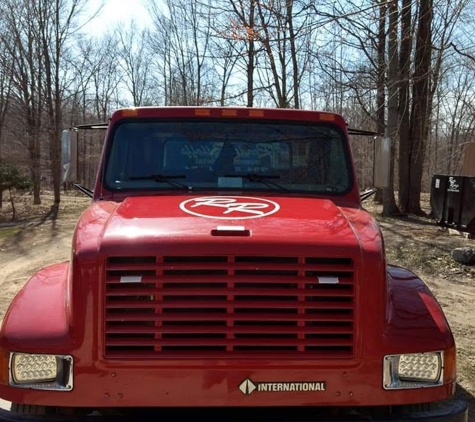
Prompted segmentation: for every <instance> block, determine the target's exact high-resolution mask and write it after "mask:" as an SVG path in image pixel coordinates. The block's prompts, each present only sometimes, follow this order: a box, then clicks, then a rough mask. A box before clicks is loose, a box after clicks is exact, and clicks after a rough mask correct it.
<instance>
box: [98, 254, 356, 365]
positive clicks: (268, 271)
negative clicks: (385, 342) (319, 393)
mask: <svg viewBox="0 0 475 422" xmlns="http://www.w3.org/2000/svg"><path fill="white" fill-rule="evenodd" d="M105 275H106V280H105V281H106V283H105V296H106V299H105V304H104V305H105V321H106V326H105V337H104V340H105V353H106V357H108V358H115V357H120V358H124V357H141V358H143V357H149V358H170V357H172V356H173V358H176V357H187V358H192V357H199V358H204V357H220V358H225V357H232V358H235V357H259V356H274V357H276V358H278V357H282V358H287V359H288V358H289V357H292V356H295V357H311V358H319V357H322V358H323V357H341V358H349V357H352V356H353V347H354V314H355V292H354V288H355V287H354V266H353V261H352V260H351V259H349V258H322V257H305V258H303V257H288V256H284V257H275V256H226V255H220V256H164V257H163V256H158V257H155V256H145V257H110V258H108V260H107V263H106V271H105ZM124 276H129V277H130V276H134V278H129V277H124ZM137 276H138V278H137ZM131 279H132V280H134V281H135V282H133V283H130V282H127V281H128V280H131Z"/></svg>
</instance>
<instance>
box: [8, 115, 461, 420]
mask: <svg viewBox="0 0 475 422" xmlns="http://www.w3.org/2000/svg"><path fill="white" fill-rule="evenodd" d="M455 358H456V352H455V344H454V339H453V337H452V334H451V331H450V328H449V326H448V324H447V322H446V319H445V317H444V315H443V313H442V310H441V309H440V307H439V305H438V303H437V301H436V300H435V298H434V297H433V296H432V294H431V292H430V291H429V290H428V288H427V287H426V286H425V285H424V283H423V282H422V281H421V280H420V279H419V278H418V277H417V276H415V275H414V274H412V273H410V272H409V271H407V270H404V269H402V268H398V267H392V266H387V265H386V261H385V255H384V245H383V239H382V236H381V232H380V230H379V228H378V226H377V224H376V222H375V221H374V219H373V218H372V217H371V216H370V215H369V214H368V213H367V212H365V211H364V210H363V209H362V208H361V203H360V199H359V193H358V187H357V183H356V178H355V172H354V168H353V163H352V159H351V154H350V150H349V143H348V132H347V128H346V124H345V122H344V120H343V119H342V117H341V116H339V115H336V114H331V113H321V112H310V111H296V110H271V109H247V108H233V109H230V108H137V109H124V110H119V111H117V112H116V113H114V114H113V116H112V118H111V120H110V122H109V126H108V130H107V134H106V141H105V145H104V150H103V156H102V159H101V164H100V168H99V172H98V178H97V183H96V187H95V190H94V198H93V203H92V205H91V206H90V207H89V208H88V209H87V210H86V211H85V212H84V214H83V215H82V217H81V218H80V220H79V222H78V224H77V227H76V230H75V233H74V238H73V243H72V255H71V261H70V262H69V263H62V264H56V265H53V266H50V267H47V268H45V269H43V270H41V271H40V272H38V273H37V274H36V275H35V276H34V277H33V278H32V279H31V280H30V281H29V282H28V283H27V284H26V286H25V287H24V288H23V290H22V291H21V292H20V293H19V294H18V296H17V297H16V298H15V300H14V301H13V303H12V305H11V307H10V309H9V311H8V313H7V315H6V317H5V320H4V321H3V325H2V327H1V333H0V397H1V398H3V399H4V400H8V401H11V402H13V403H14V404H15V405H16V407H15V408H16V409H17V410H18V409H20V410H23V411H25V410H28V409H32V408H33V409H38V408H42V409H43V408H44V407H45V408H46V409H49V410H51V409H55V411H56V412H58V413H67V412H66V409H70V410H69V412H70V413H71V411H72V412H73V414H74V412H76V411H78V410H80V409H86V408H87V409H99V412H101V409H102V411H103V410H104V409H109V408H114V409H115V410H116V411H119V412H120V411H126V410H127V409H130V408H145V407H146V408H157V409H158V410H165V409H168V410H169V409H178V408H181V409H188V410H191V409H193V410H196V411H199V410H200V409H201V410H204V409H206V410H209V411H212V410H216V409H221V410H223V409H224V410H226V409H228V410H229V412H228V413H227V416H226V419H228V420H231V419H232V417H233V415H234V412H240V413H239V414H240V415H241V416H240V418H241V419H239V420H245V419H244V417H243V416H242V415H243V413H242V412H243V411H245V412H248V414H249V415H250V416H251V418H254V419H256V414H257V413H256V411H258V410H259V409H261V410H262V409H267V410H268V411H269V412H271V411H272V409H274V410H275V409H282V411H284V409H286V410H288V409H291V412H292V414H291V415H292V417H295V419H299V417H301V415H303V414H304V412H310V414H311V415H313V416H312V417H313V418H314V419H320V420H321V419H322V418H326V417H327V416H329V415H330V416H332V417H333V418H335V417H336V418H338V419H340V420H344V419H348V418H350V417H351V418H355V417H362V418H363V417H364V418H368V417H371V418H379V419H391V420H394V419H395V418H396V419H397V418H399V420H406V419H415V418H419V419H427V420H431V421H434V420H454V421H464V420H466V417H467V415H466V406H465V404H464V403H460V402H451V403H449V404H447V403H446V401H444V400H445V399H447V398H450V397H451V396H452V395H453V393H454V391H455V385H456V375H455ZM439 402H442V403H443V405H440V404H439ZM23 405H28V406H23ZM30 405H31V406H30ZM71 409H72V410H71ZM292 409H293V410H292ZM421 410H424V412H423V413H421ZM46 413H48V412H46ZM236 414H237V413H236ZM12 415H13V416H12ZM281 415H283V413H281ZM317 415H320V416H317ZM322 415H324V416H322ZM16 417H18V415H17V414H12V413H8V412H1V413H0V420H2V418H3V420H13V419H12V418H16ZM44 417H45V418H46V417H48V414H47V415H45V416H44ZM14 420H17V419H14ZM285 420H289V415H287V416H285Z"/></svg>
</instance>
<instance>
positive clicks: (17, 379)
mask: <svg viewBox="0 0 475 422" xmlns="http://www.w3.org/2000/svg"><path fill="white" fill-rule="evenodd" d="M72 382H73V358H72V356H64V355H46V354H30V353H10V385H11V386H14V387H19V388H33V389H39V390H64V391H69V390H71V389H72V387H73V386H72Z"/></svg>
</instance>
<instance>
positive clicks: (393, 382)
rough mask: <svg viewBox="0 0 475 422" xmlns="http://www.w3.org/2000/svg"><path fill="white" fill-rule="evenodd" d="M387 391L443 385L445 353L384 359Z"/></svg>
mask: <svg viewBox="0 0 475 422" xmlns="http://www.w3.org/2000/svg"><path fill="white" fill-rule="evenodd" d="M383 369H384V373H383V386H384V388H385V389H386V390H392V389H402V388H423V387H435V386H437V385H441V384H442V380H443V369H444V354H443V352H429V353H408V354H401V355H388V356H385V357H384V368H383Z"/></svg>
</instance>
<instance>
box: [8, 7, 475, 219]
mask: <svg viewBox="0 0 475 422" xmlns="http://www.w3.org/2000/svg"><path fill="white" fill-rule="evenodd" d="M143 3H144V5H145V6H146V9H147V11H148V13H149V15H150V18H151V21H152V25H151V26H149V27H148V26H147V27H144V26H143V25H141V24H140V23H139V22H130V23H127V24H124V25H120V26H118V27H116V28H112V29H110V30H109V31H108V32H106V33H105V34H104V35H101V36H99V37H98V36H92V35H90V34H88V33H86V31H85V30H84V23H85V22H89V21H91V22H92V23H93V24H97V25H101V19H100V9H98V10H95V11H92V12H91V9H90V7H89V6H90V5H89V4H88V0H2V1H1V2H0V170H1V167H2V166H3V167H5V166H7V167H8V166H14V167H15V168H17V169H19V171H20V173H22V174H24V175H26V176H27V177H28V179H29V180H30V186H31V187H30V189H31V192H32V201H33V203H34V204H40V203H41V199H42V192H43V190H49V191H53V192H54V200H55V204H56V205H59V203H60V200H61V193H62V192H61V191H62V183H61V171H60V158H61V131H62V130H63V129H64V128H67V127H71V126H74V125H77V124H84V123H93V122H98V121H107V119H108V117H109V115H110V114H111V112H112V111H113V110H115V109H117V108H120V107H127V106H140V105H162V106H172V105H188V106H192V105H196V106H214V105H226V106H247V107H280V108H302V109H320V110H328V111H333V112H337V113H341V114H343V115H344V117H345V118H346V120H347V121H348V123H349V126H350V127H352V128H358V129H366V130H372V131H376V132H378V133H380V134H381V135H385V136H388V137H390V138H391V139H392V144H393V151H394V160H393V169H392V170H393V171H392V174H393V180H392V186H391V187H390V188H388V189H384V191H383V195H382V196H383V203H384V207H383V213H384V214H393V213H397V212H399V211H402V212H405V213H414V214H421V213H422V210H421V207H420V196H421V192H427V191H428V190H430V179H431V175H432V174H457V173H458V172H460V169H461V166H462V157H463V151H464V149H465V148H466V147H467V146H468V145H469V144H470V143H474V142H475V136H474V130H475V86H474V80H475V37H474V34H475V1H474V0H455V1H449V0H419V1H410V0H400V1H397V0H391V1H387V0H385V1H384V0H336V1H329V0H322V1H319V0H163V1H154V0H143ZM82 136H83V139H82V141H83V142H82V143H81V151H80V153H81V162H80V171H81V174H82V179H83V183H84V184H86V185H89V186H91V185H92V182H93V180H94V177H95V172H96V165H97V164H96V163H97V160H98V156H99V153H100V147H101V143H102V139H101V134H97V133H96V134H93V133H86V134H83V135H82ZM352 144H353V151H354V155H355V162H356V165H357V171H358V178H359V184H360V188H361V189H364V188H365V187H368V186H371V183H372V168H373V163H372V156H373V139H372V138H364V137H363V138H357V139H352ZM4 173H5V172H4ZM7 173H8V172H7ZM1 174H2V172H1V171H0V190H2V189H7V184H6V182H5V181H4V182H2V178H1ZM5 174H6V173H5ZM5 198H6V197H5ZM1 199H2V195H1V194H0V207H1V206H2V201H1Z"/></svg>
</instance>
